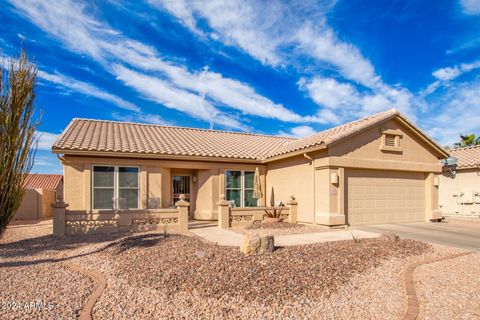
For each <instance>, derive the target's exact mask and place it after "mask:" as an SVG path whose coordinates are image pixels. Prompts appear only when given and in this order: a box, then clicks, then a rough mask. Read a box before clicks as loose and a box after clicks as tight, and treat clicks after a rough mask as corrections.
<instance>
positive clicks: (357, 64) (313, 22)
mask: <svg viewBox="0 0 480 320" xmlns="http://www.w3.org/2000/svg"><path fill="white" fill-rule="evenodd" d="M151 2H152V3H154V5H155V6H156V7H157V8H160V9H162V10H165V11H167V12H169V13H170V14H172V15H173V16H175V17H177V19H178V20H179V21H180V22H181V23H182V24H183V25H184V26H185V27H187V28H188V29H190V30H192V31H193V32H194V33H196V34H199V33H200V32H203V34H202V36H203V35H205V34H206V35H207V36H210V38H212V39H215V40H217V39H218V40H220V41H222V42H223V43H224V44H226V45H231V46H235V47H237V48H239V49H241V50H243V51H245V52H247V53H248V54H250V55H251V56H252V57H254V58H255V59H257V60H259V61H261V62H262V63H264V64H267V65H272V66H274V67H278V66H288V65H291V64H296V62H297V61H302V60H304V58H308V59H313V60H314V61H317V62H319V63H320V65H321V66H322V68H329V69H331V70H333V71H334V72H333V75H332V76H330V77H329V78H326V77H323V76H320V75H318V73H317V74H316V75H315V76H309V73H310V71H309V70H302V67H300V68H299V72H300V73H304V76H303V77H302V78H301V80H300V81H299V86H300V88H302V89H303V90H305V91H307V92H308V95H309V96H310V97H311V99H312V100H313V101H314V102H315V103H317V104H318V105H319V106H320V108H319V110H318V111H317V113H316V115H315V116H313V117H307V118H308V119H309V120H310V121H312V122H318V123H339V122H343V121H346V120H349V119H351V118H353V117H355V116H358V115H360V116H362V115H365V114H368V113H369V112H378V111H382V110H384V109H389V108H398V109H400V110H402V111H403V112H404V113H406V114H408V115H410V116H415V111H414V106H413V105H412V103H413V102H414V96H413V94H412V93H411V92H410V91H409V90H407V89H406V88H403V87H402V86H399V85H394V86H390V85H387V84H385V83H384V82H383V80H382V79H381V77H380V76H379V75H378V74H377V73H376V71H375V68H374V67H373V65H372V63H371V62H370V61H369V60H368V59H367V58H366V57H365V56H364V55H363V54H362V53H361V51H360V50H359V49H358V48H357V47H356V46H354V45H353V44H351V43H348V42H347V41H344V40H341V39H340V38H339V36H338V35H337V34H336V32H335V31H334V30H333V29H332V28H331V27H330V26H329V25H328V22H327V19H326V14H327V13H328V10H329V9H330V8H331V7H332V6H333V5H334V4H335V1H323V2H318V1H308V0H307V1H296V2H293V3H288V4H287V3H285V2H282V1H269V2H268V3H265V2H259V1H241V0H232V1H221V0H213V1H208V2H207V3H204V2H198V1H194V0H179V1H176V2H175V3H176V4H175V5H174V6H172V3H171V1H169V0H152V1H151ZM180 3H181V4H180ZM205 22H206V23H205ZM205 25H207V27H206V28H205ZM200 26H201V27H200ZM339 79H343V80H339ZM228 96H230V95H228ZM244 96H245V95H244ZM276 114H282V112H277V113H276ZM288 117H289V118H292V117H291V116H288ZM293 119H298V120H297V122H302V121H305V120H306V118H305V117H304V118H299V117H293ZM294 121H295V120H294Z"/></svg>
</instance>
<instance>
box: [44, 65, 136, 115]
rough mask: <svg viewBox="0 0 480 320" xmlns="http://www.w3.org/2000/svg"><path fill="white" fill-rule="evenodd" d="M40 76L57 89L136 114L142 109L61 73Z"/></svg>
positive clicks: (45, 73)
mask: <svg viewBox="0 0 480 320" xmlns="http://www.w3.org/2000/svg"><path fill="white" fill-rule="evenodd" d="M38 76H39V77H40V79H43V80H45V81H48V82H49V83H51V84H53V85H55V86H57V87H61V88H64V89H68V90H73V91H75V92H78V93H81V94H84V95H86V96H90V97H94V98H97V99H100V100H104V101H107V102H110V103H111V104H112V105H114V106H117V107H120V108H123V109H126V110H130V111H135V112H139V111H140V109H139V108H138V107H137V106H136V105H135V104H133V103H131V102H129V101H126V100H124V99H122V98H120V97H118V96H116V95H113V94H111V93H108V92H106V91H105V90H103V89H100V88H98V87H96V86H94V85H92V84H90V83H87V82H83V81H79V80H76V79H73V78H70V77H68V76H65V75H63V74H60V73H55V74H52V73H47V72H44V71H38Z"/></svg>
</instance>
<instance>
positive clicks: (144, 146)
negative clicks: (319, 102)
mask: <svg viewBox="0 0 480 320" xmlns="http://www.w3.org/2000/svg"><path fill="white" fill-rule="evenodd" d="M292 140H293V139H292V138H286V137H275V136H268V135H259V134H249V133H239V132H228V131H219V130H204V129H194V128H182V127H172V126H159V125H149V124H137V123H128V122H115V121H100V120H87V119H73V120H72V122H71V123H70V124H69V125H68V127H67V128H66V129H65V131H64V132H63V133H62V134H61V135H60V137H59V138H58V139H57V141H55V143H54V144H53V150H73V151H105V152H121V153H142V154H154V155H179V156H203V157H221V158H236V159H251V160H257V159H261V158H263V157H264V156H265V155H266V154H267V153H269V152H270V151H271V150H273V149H275V148H278V147H279V146H281V145H283V144H285V143H287V142H289V141H292Z"/></svg>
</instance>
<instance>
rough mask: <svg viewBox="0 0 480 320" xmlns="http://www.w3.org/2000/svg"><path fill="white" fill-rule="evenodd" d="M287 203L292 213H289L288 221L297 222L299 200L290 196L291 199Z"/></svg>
mask: <svg viewBox="0 0 480 320" xmlns="http://www.w3.org/2000/svg"><path fill="white" fill-rule="evenodd" d="M287 205H288V206H289V208H290V214H289V215H288V222H290V223H297V206H298V202H297V200H295V197H294V196H290V200H289V201H288V202H287Z"/></svg>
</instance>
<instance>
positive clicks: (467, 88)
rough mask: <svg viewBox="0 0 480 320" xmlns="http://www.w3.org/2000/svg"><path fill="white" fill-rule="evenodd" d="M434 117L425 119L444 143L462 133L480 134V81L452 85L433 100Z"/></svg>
mask: <svg viewBox="0 0 480 320" xmlns="http://www.w3.org/2000/svg"><path fill="white" fill-rule="evenodd" d="M430 103H431V108H432V109H435V113H434V115H433V116H430V117H426V118H425V119H424V122H425V127H426V128H427V130H428V132H430V134H431V135H432V136H433V137H434V138H436V139H437V140H438V141H439V142H440V143H441V144H442V145H451V144H453V143H454V142H456V141H457V140H458V137H459V134H461V133H468V134H470V133H476V134H478V133H480V112H479V106H480V80H476V81H474V82H470V83H459V84H452V85H451V86H450V87H448V88H447V89H446V92H444V93H442V94H441V95H439V96H438V97H434V99H432V101H431V102H430Z"/></svg>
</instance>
